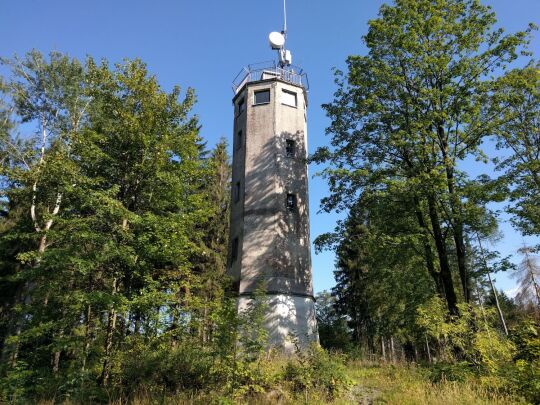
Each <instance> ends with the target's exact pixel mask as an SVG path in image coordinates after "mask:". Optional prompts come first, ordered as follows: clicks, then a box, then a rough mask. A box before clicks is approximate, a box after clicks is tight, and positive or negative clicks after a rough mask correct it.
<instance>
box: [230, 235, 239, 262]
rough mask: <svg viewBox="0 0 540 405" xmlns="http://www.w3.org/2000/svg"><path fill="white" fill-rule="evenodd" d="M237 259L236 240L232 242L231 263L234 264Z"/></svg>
mask: <svg viewBox="0 0 540 405" xmlns="http://www.w3.org/2000/svg"><path fill="white" fill-rule="evenodd" d="M237 259H238V238H234V239H233V241H232V249H231V262H232V263H234V262H235V261H236V260H237Z"/></svg>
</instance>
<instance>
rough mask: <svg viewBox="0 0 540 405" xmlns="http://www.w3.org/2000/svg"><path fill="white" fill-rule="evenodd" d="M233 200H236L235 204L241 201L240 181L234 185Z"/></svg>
mask: <svg viewBox="0 0 540 405" xmlns="http://www.w3.org/2000/svg"><path fill="white" fill-rule="evenodd" d="M233 200H234V202H238V201H240V182H239V181H237V182H236V183H235V184H234V190H233Z"/></svg>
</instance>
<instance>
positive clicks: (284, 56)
mask: <svg viewBox="0 0 540 405" xmlns="http://www.w3.org/2000/svg"><path fill="white" fill-rule="evenodd" d="M286 38H287V1H286V0H283V31H281V32H276V31H274V32H271V33H270V35H269V36H268V40H269V41H270V47H271V48H272V49H274V50H276V51H278V56H279V66H280V67H281V68H285V67H286V66H290V64H291V62H292V55H291V51H289V50H287V49H285V39H286Z"/></svg>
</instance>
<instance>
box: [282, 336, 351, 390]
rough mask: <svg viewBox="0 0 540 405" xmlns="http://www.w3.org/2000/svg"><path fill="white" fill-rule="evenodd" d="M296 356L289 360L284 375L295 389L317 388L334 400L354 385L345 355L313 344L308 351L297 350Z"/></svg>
mask: <svg viewBox="0 0 540 405" xmlns="http://www.w3.org/2000/svg"><path fill="white" fill-rule="evenodd" d="M296 356H297V358H296V359H294V360H290V361H289V362H287V365H286V367H285V370H284V375H283V378H284V380H285V381H288V382H289V383H290V384H291V385H292V388H293V390H295V391H298V392H306V391H307V390H309V389H311V388H317V389H319V390H322V391H323V392H324V393H325V395H326V397H327V399H329V400H332V399H334V398H335V397H337V396H339V395H340V394H342V393H343V392H345V391H347V390H348V389H349V388H350V387H351V386H352V380H351V379H350V377H349V376H348V375H347V372H346V367H345V362H344V358H343V355H340V354H337V353H332V352H327V351H325V350H323V349H321V348H320V347H318V346H316V345H313V346H311V347H310V349H309V350H308V351H307V352H302V351H300V350H297V353H296Z"/></svg>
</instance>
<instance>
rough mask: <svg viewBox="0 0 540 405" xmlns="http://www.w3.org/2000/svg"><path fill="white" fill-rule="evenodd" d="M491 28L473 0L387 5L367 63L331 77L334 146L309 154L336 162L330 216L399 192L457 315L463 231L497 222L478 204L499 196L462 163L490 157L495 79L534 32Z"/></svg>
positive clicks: (465, 290)
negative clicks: (376, 195) (371, 196)
mask: <svg viewBox="0 0 540 405" xmlns="http://www.w3.org/2000/svg"><path fill="white" fill-rule="evenodd" d="M495 21H496V20H495V15H494V13H493V12H491V11H490V10H489V8H488V7H485V6H483V5H481V4H480V2H479V1H477V0H437V1H430V0H422V1H413V0H397V1H396V4H395V5H394V6H389V5H383V6H382V7H381V9H380V17H379V18H378V19H375V20H371V21H370V22H369V31H368V33H367V35H366V36H365V38H364V41H365V43H366V45H367V47H368V49H369V54H368V55H366V56H350V57H349V58H348V59H347V65H348V74H347V75H346V76H345V75H344V74H343V73H342V72H340V71H337V72H336V83H337V85H338V90H337V91H336V93H335V99H334V101H333V102H332V103H330V104H326V105H324V106H323V107H324V108H325V109H326V111H327V114H328V115H329V117H330V118H331V119H332V123H331V126H330V127H329V128H328V130H327V132H328V134H331V135H332V147H333V149H330V148H327V147H323V148H319V149H318V150H317V152H316V153H315V154H314V156H313V157H312V161H315V162H319V163H329V164H330V165H331V166H330V167H327V168H326V169H325V170H324V171H323V175H324V176H325V177H326V178H328V181H329V184H330V191H331V195H330V196H329V197H327V198H325V199H323V201H322V206H323V209H325V210H327V211H329V210H333V209H347V208H350V207H351V206H352V205H353V204H354V203H355V201H356V200H357V199H358V196H359V195H362V194H363V193H366V192H374V191H377V192H382V193H388V194H390V193H394V192H395V190H397V191H398V192H399V194H397V195H396V198H398V199H399V201H400V203H401V204H404V205H405V206H408V207H410V212H411V213H414V215H415V216H416V218H417V223H418V227H419V228H420V229H421V230H422V235H423V240H424V256H425V265H426V268H428V269H431V268H435V272H436V273H439V274H440V281H441V284H442V291H443V292H444V295H445V299H446V302H447V305H448V308H449V310H450V312H451V313H453V314H457V313H458V310H457V296H456V293H455V291H454V285H453V275H452V273H453V269H454V268H456V269H457V274H458V275H459V280H460V284H461V292H462V297H463V299H464V300H465V301H467V302H468V301H469V300H470V298H471V291H470V290H471V280H470V279H471V269H470V267H469V265H468V263H469V261H468V258H467V243H468V242H467V232H468V231H469V230H470V229H478V228H479V227H482V224H489V223H493V220H492V219H489V218H490V217H491V216H492V215H491V214H490V212H489V211H488V210H487V209H485V204H478V203H475V202H476V201H478V196H479V195H482V196H483V197H482V198H483V199H489V198H492V197H491V196H490V195H489V193H488V190H486V189H484V188H483V183H482V182H476V183H473V182H469V181H467V175H466V173H463V172H462V171H460V170H459V165H460V162H462V161H463V160H465V159H467V158H476V159H484V155H483V153H482V151H481V149H480V146H481V143H482V141H483V139H484V138H486V137H487V136H489V135H492V134H493V133H494V131H495V126H496V122H495V121H496V120H492V119H491V118H492V116H490V115H488V114H484V113H483V111H484V110H483V107H484V104H485V103H486V100H489V98H490V97H494V94H493V93H494V89H493V86H491V84H492V83H493V79H492V78H491V75H493V74H494V73H496V72H497V71H500V70H501V69H504V68H505V67H506V66H507V65H508V64H510V63H511V62H513V61H514V60H515V59H516V58H517V53H518V51H519V50H520V49H521V48H523V47H525V46H526V45H527V43H528V38H529V34H530V31H531V29H532V28H533V27H530V28H529V29H528V30H526V31H523V32H518V33H516V34H512V35H505V34H504V33H503V31H502V30H493V25H494V23H495ZM496 113H497V111H492V115H493V116H494V115H495V114H496ZM449 242H451V244H450V243H449ZM431 252H436V261H435V257H433V256H434V255H433V253H431ZM430 271H431V270H430Z"/></svg>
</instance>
